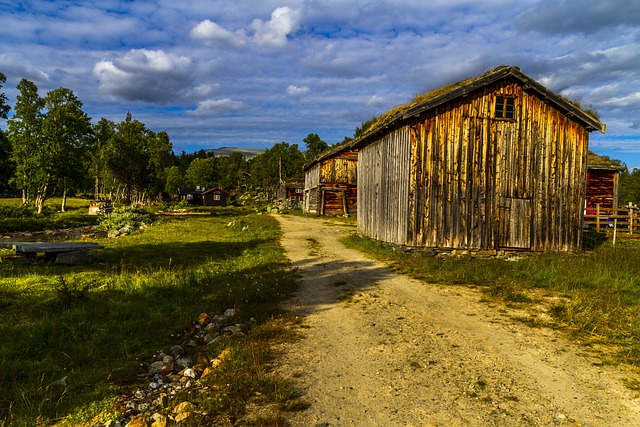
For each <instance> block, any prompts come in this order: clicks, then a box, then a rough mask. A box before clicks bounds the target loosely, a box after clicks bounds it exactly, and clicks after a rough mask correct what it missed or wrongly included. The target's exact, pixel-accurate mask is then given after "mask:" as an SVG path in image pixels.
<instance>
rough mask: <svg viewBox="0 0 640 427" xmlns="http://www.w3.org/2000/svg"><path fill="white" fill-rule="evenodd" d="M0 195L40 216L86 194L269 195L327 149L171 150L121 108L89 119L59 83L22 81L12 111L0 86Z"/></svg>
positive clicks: (316, 144)
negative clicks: (115, 115)
mask: <svg viewBox="0 0 640 427" xmlns="http://www.w3.org/2000/svg"><path fill="white" fill-rule="evenodd" d="M5 82H6V77H5V76H4V75H3V74H2V73H0V118H2V119H5V120H6V124H7V126H6V128H7V130H6V131H5V132H2V131H0V194H4V195H16V196H17V195H20V196H21V197H22V201H23V203H24V204H26V205H33V206H35V207H36V208H37V210H38V212H39V213H41V212H42V209H43V206H44V202H45V200H47V199H48V198H50V197H52V196H53V195H59V196H62V200H63V202H62V207H61V208H62V210H64V205H65V200H66V196H67V195H78V194H87V195H92V196H93V197H96V198H99V197H107V198H111V199H113V200H116V201H121V202H123V203H146V202H149V201H151V200H154V199H155V198H157V197H159V196H160V195H163V196H164V197H165V198H166V197H167V196H169V197H174V196H175V195H176V193H177V191H178V189H179V188H195V187H206V188H212V187H221V188H224V189H226V190H228V191H231V192H234V193H236V194H237V193H239V192H246V191H251V192H263V193H265V192H266V193H267V194H271V193H274V192H275V189H276V187H277V185H278V183H279V181H280V179H281V178H282V179H290V178H302V176H303V171H302V167H303V165H304V163H305V161H307V160H309V159H311V158H313V157H314V156H316V155H318V154H319V153H321V152H322V151H324V150H325V149H327V148H328V147H329V146H328V144H327V143H326V142H324V141H323V140H322V139H321V138H320V137H319V136H318V135H317V134H313V133H310V134H309V135H308V136H307V137H306V138H305V139H304V140H303V142H304V144H305V148H306V150H304V151H302V150H300V148H299V146H298V144H289V143H287V142H284V141H283V142H280V143H276V144H274V145H273V147H271V148H269V149H267V150H265V151H264V152H263V153H262V154H260V155H259V156H256V157H253V158H251V159H247V158H246V157H245V156H244V155H243V154H241V153H232V154H231V155H229V156H215V155H214V154H212V153H211V152H210V151H205V150H200V151H199V152H195V153H189V154H187V153H185V152H182V153H181V154H175V153H174V152H173V145H172V143H171V140H170V137H169V135H168V134H167V133H166V132H164V131H159V132H155V131H152V130H150V129H148V128H147V127H146V126H145V124H144V123H142V122H140V121H139V120H136V119H135V118H134V117H133V116H132V115H131V113H127V114H126V116H125V117H124V119H123V121H121V122H120V123H115V122H113V121H111V120H107V119H105V118H101V119H100V120H98V121H97V123H95V124H94V123H92V122H91V118H90V117H89V116H87V114H86V113H85V112H84V111H83V109H82V107H83V105H82V102H81V101H80V100H79V99H78V98H77V97H76V96H75V94H74V93H73V91H71V90H70V89H66V88H58V89H55V90H51V91H49V92H47V93H46V94H45V95H44V96H41V95H40V94H39V93H38V87H37V86H36V85H35V83H33V82H31V81H29V80H27V79H22V80H21V81H20V83H19V84H18V85H17V87H16V88H17V90H18V95H17V97H16V103H15V106H13V114H12V115H11V117H10V118H9V112H10V111H11V108H12V107H11V106H10V105H8V102H7V97H6V95H5V94H4V93H3V92H2V91H1V89H2V87H3V86H4V84H5Z"/></svg>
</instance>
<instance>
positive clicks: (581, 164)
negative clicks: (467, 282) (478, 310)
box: [351, 66, 605, 254]
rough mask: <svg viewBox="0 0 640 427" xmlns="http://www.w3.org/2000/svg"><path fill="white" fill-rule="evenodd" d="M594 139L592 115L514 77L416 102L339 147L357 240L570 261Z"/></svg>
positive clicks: (507, 71)
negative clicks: (347, 170) (351, 155)
mask: <svg viewBox="0 0 640 427" xmlns="http://www.w3.org/2000/svg"><path fill="white" fill-rule="evenodd" d="M594 130H598V131H601V132H604V131H605V125H604V124H602V123H601V122H600V121H599V119H598V117H597V116H596V115H594V114H593V113H590V112H587V111H585V110H583V109H582V108H580V107H579V106H577V105H575V104H574V103H571V102H570V101H568V100H566V99H565V98H563V97H561V96H559V95H557V94H555V93H553V92H551V91H550V90H548V89H547V88H545V87H544V86H542V85H541V84H540V83H538V82H536V81H535V80H533V79H531V78H530V77H528V76H526V75H525V74H524V73H522V72H521V71H520V69H519V68H517V67H514V66H501V67H498V68H495V69H493V70H491V71H489V72H487V73H485V74H483V75H481V76H478V77H475V78H471V79H468V80H465V81H462V82H459V83H457V84H454V85H450V86H447V87H445V88H442V89H439V90H436V91H434V92H431V93H428V94H425V95H422V96H420V97H417V98H416V100H415V101H414V102H413V103H411V104H410V105H406V106H401V107H397V108H396V109H394V110H392V111H390V112H389V113H387V114H386V115H384V116H383V117H382V118H381V119H379V120H378V122H377V123H376V124H374V126H373V127H372V128H371V129H370V130H368V131H367V133H365V134H364V135H363V136H361V137H360V138H358V139H357V140H356V141H354V142H353V143H352V144H351V147H352V148H353V149H358V228H359V231H360V232H361V233H362V234H364V235H365V236H369V237H371V238H374V239H378V240H381V241H385V242H389V243H394V244H399V245H405V246H409V247H425V248H433V249H435V250H462V251H470V252H481V253H487V254H491V253H496V252H497V251H500V250H531V251H573V250H580V249H581V246H582V221H583V207H584V206H583V205H584V200H585V182H586V174H587V151H588V141H589V132H591V131H594Z"/></svg>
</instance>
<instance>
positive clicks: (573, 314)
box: [344, 235, 640, 366]
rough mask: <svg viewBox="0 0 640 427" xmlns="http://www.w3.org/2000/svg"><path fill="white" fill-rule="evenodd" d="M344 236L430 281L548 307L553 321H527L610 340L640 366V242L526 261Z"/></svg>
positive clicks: (615, 358) (613, 354)
mask: <svg viewBox="0 0 640 427" xmlns="http://www.w3.org/2000/svg"><path fill="white" fill-rule="evenodd" d="M344 242H345V243H346V244H347V245H348V246H350V247H352V248H356V249H359V250H361V251H363V252H365V253H367V254H369V255H370V256H372V257H373V258H375V259H378V260H381V261H385V262H387V263H388V264H389V265H390V266H392V268H394V269H395V270H397V271H399V272H402V273H406V274H409V275H412V276H414V277H416V278H419V279H421V280H423V281H425V282H427V283H437V284H447V285H463V286H473V287H478V288H480V289H481V290H483V291H484V292H485V294H486V296H487V298H489V299H490V300H496V299H499V300H502V301H503V302H505V303H506V304H507V305H510V306H514V307H517V308H525V309H526V308H527V307H531V306H533V305H534V304H535V305H543V306H546V310H547V312H548V314H549V315H550V316H551V318H552V319H553V321H552V322H543V321H541V320H540V319H538V318H531V317H529V318H527V319H528V320H527V322H528V323H530V324H532V325H536V326H540V325H542V324H544V325H547V326H553V327H558V328H563V329H565V330H567V331H569V332H570V333H571V334H572V335H573V336H574V337H575V338H576V339H578V340H580V341H582V342H584V343H586V344H604V345H606V346H607V347H608V348H609V349H610V352H609V353H608V354H607V355H605V357H606V358H607V359H608V360H609V361H610V362H615V363H627V364H631V365H635V366H638V365H640V317H639V316H638V313H639V312H640V241H636V240H624V241H619V242H618V244H617V246H616V247H613V246H612V245H611V242H605V243H604V244H602V245H601V246H599V247H597V248H596V249H595V250H594V251H590V252H583V253H578V254H562V253H547V254H525V255H524V256H523V257H522V258H521V259H519V260H518V261H510V260H506V259H500V258H477V257H471V256H466V257H445V258H441V257H435V256H431V255H426V254H420V253H404V252H401V251H397V250H394V249H393V248H389V247H386V246H384V245H382V244H380V243H379V242H375V241H372V240H369V239H366V238H362V237H358V236H356V235H352V236H350V237H347V238H346V239H345V240H344Z"/></svg>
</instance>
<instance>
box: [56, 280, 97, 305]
mask: <svg viewBox="0 0 640 427" xmlns="http://www.w3.org/2000/svg"><path fill="white" fill-rule="evenodd" d="M91 285H92V284H91V283H78V282H70V281H69V280H68V279H65V278H64V277H63V276H59V277H58V278H57V279H56V283H55V285H54V290H55V292H56V295H57V299H58V301H59V303H60V305H61V306H62V307H63V308H69V307H71V306H73V305H76V304H78V303H80V302H82V300H84V299H85V298H86V297H87V293H88V291H89V288H90V287H91Z"/></svg>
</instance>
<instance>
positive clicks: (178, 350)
mask: <svg viewBox="0 0 640 427" xmlns="http://www.w3.org/2000/svg"><path fill="white" fill-rule="evenodd" d="M183 354H184V349H183V348H182V347H180V346H179V345H174V346H173V347H171V355H172V356H173V357H178V356H180V355H183Z"/></svg>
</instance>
